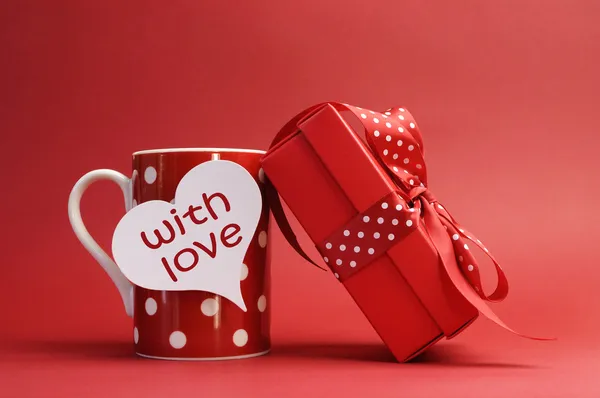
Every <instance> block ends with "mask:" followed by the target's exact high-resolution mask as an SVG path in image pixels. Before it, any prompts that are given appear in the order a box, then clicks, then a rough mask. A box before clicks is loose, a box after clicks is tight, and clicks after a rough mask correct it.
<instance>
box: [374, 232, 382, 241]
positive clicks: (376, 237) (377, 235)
mask: <svg viewBox="0 0 600 398" xmlns="http://www.w3.org/2000/svg"><path fill="white" fill-rule="evenodd" d="M380 236H381V235H380V234H379V232H375V233H374V234H373V238H375V239H379V237H380Z"/></svg>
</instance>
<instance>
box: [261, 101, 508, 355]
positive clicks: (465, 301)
mask: <svg viewBox="0 0 600 398" xmlns="http://www.w3.org/2000/svg"><path fill="white" fill-rule="evenodd" d="M343 110H348V111H350V112H351V113H353V114H354V116H355V117H357V118H358V120H360V121H361V122H362V123H363V126H364V128H365V133H366V142H364V141H363V140H362V139H361V138H360V137H359V136H358V135H357V134H356V132H355V131H354V130H353V129H352V128H351V127H350V126H349V125H348V124H347V122H346V121H345V120H344V119H343V118H342V116H341V115H340V113H339V111H343ZM262 167H263V170H264V172H265V174H266V175H267V177H268V183H269V184H272V185H270V186H271V187H274V188H275V189H276V190H277V192H278V194H279V195H280V196H281V197H282V198H283V199H284V200H285V202H286V203H287V205H288V206H289V208H290V210H291V211H292V212H293V213H294V215H295V216H296V218H297V219H298V221H299V222H300V224H301V225H302V226H303V227H304V229H305V230H306V232H307V233H308V235H309V236H310V238H311V239H312V240H313V242H315V245H316V246H317V249H318V250H319V252H320V253H321V255H322V256H323V259H324V261H325V263H326V264H327V265H328V266H329V268H330V269H331V270H332V272H333V273H334V275H335V276H336V278H338V279H339V280H340V281H341V282H342V283H343V284H344V286H345V288H346V289H347V291H348V292H349V293H350V295H351V296H352V297H353V299H354V301H355V302H356V303H357V305H358V306H359V307H360V308H361V310H362V312H363V313H364V314H365V316H366V317H367V319H368V320H369V322H370V323H371V324H372V326H373V327H374V329H375V330H376V331H377V333H378V334H379V335H380V337H381V338H382V340H383V341H384V342H385V343H386V345H387V346H388V348H389V349H390V350H391V351H392V353H393V354H394V356H395V357H396V358H397V359H398V360H399V361H406V360H409V359H410V358H412V357H414V356H415V355H417V354H418V353H420V352H421V351H423V350H424V349H426V348H427V347H428V346H430V345H431V344H433V343H435V342H436V341H438V340H439V339H440V338H442V337H444V336H445V337H447V338H452V337H454V336H456V335H457V334H458V333H460V331H462V330H464V328H465V327H466V326H468V325H469V324H470V323H471V322H473V321H474V320H475V319H476V318H477V316H478V314H479V313H480V312H481V313H483V314H485V315H486V316H487V317H488V318H490V319H492V320H493V321H495V322H496V323H498V324H500V325H501V326H503V327H505V328H507V329H509V328H508V327H507V326H506V325H505V324H504V323H503V322H502V321H501V320H500V319H499V318H497V317H496V316H495V315H494V314H493V312H491V310H490V309H489V308H488V307H487V305H486V304H485V303H484V301H500V300H502V299H503V298H504V297H505V296H506V294H507V292H508V284H507V282H506V279H505V277H504V274H503V272H502V270H501V268H500V267H499V266H498V265H497V263H496V262H495V260H493V258H492V260H493V261H494V264H495V266H496V271H497V272H498V288H497V289H496V290H495V292H494V293H493V294H492V295H490V296H486V295H485V294H484V292H483V289H482V288H481V281H480V279H479V273H478V269H477V264H476V262H475V259H474V257H473V256H472V254H471V253H470V251H469V250H470V249H469V247H468V245H467V243H466V241H465V239H469V240H472V241H473V242H474V243H475V245H477V246H480V247H481V248H482V249H484V250H485V252H486V253H488V254H489V252H488V251H487V249H486V248H484V247H483V244H482V243H481V242H480V241H479V240H476V239H475V238H474V237H473V236H472V234H469V233H468V232H467V231H465V230H464V228H462V227H460V226H459V225H458V223H457V222H456V220H454V219H453V218H452V216H451V215H450V214H449V213H448V212H447V211H446V209H445V208H444V207H443V206H442V205H441V204H440V203H439V202H438V201H437V200H436V199H435V198H434V197H433V195H432V194H431V193H430V192H429V191H428V189H427V186H426V181H427V175H426V165H425V161H424V157H423V141H422V138H421V135H420V132H419V130H418V126H417V125H416V122H415V121H414V119H413V118H412V116H411V115H410V113H409V112H408V111H406V109H404V108H395V109H393V110H392V109H390V110H388V111H386V112H384V113H379V112H373V111H367V110H363V109H361V108H358V107H352V106H349V105H345V104H337V103H327V104H320V105H317V106H315V107H313V108H309V109H308V110H306V111H304V112H303V113H301V114H299V115H298V116H297V117H295V118H294V119H292V120H291V121H290V122H289V123H288V124H287V125H286V126H284V128H283V129H282V130H281V132H280V133H279V135H278V136H277V137H276V138H275V140H274V144H273V146H272V147H271V149H270V150H269V151H268V152H267V154H266V155H265V157H264V158H263V161H262ZM276 201H277V200H275V202H276ZM277 208H278V206H275V207H274V214H275V213H277V211H276V209H277ZM275 215H276V217H275V218H276V219H277V221H278V224H279V225H280V226H282V231H283V232H284V235H286V238H288V241H290V243H291V244H292V245H293V246H294V247H295V248H296V250H297V251H298V252H299V253H300V254H302V255H303V256H305V258H307V259H308V260H309V261H310V259H309V258H308V257H307V256H306V255H305V254H304V253H303V251H302V250H301V248H299V247H298V245H297V242H296V241H295V237H294V236H293V233H292V231H291V230H290V229H289V224H287V222H286V220H285V219H282V218H283V213H282V212H279V214H275ZM509 330H511V329H509ZM511 331H512V330H511Z"/></svg>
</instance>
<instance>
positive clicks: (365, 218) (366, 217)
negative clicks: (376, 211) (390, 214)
mask: <svg viewBox="0 0 600 398" xmlns="http://www.w3.org/2000/svg"><path fill="white" fill-rule="evenodd" d="M370 220H371V218H369V216H364V217H363V221H364V222H369V221H370Z"/></svg>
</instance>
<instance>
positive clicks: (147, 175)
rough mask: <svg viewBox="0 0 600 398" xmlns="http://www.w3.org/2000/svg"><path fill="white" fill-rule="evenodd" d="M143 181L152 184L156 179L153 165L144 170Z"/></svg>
mask: <svg viewBox="0 0 600 398" xmlns="http://www.w3.org/2000/svg"><path fill="white" fill-rule="evenodd" d="M144 181H146V183H147V184H154V181H156V169H155V168H154V167H152V166H148V167H146V170H145V171H144Z"/></svg>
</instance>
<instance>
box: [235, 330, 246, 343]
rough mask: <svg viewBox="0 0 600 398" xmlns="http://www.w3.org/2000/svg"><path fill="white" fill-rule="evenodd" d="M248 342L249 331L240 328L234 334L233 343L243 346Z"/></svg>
mask: <svg viewBox="0 0 600 398" xmlns="http://www.w3.org/2000/svg"><path fill="white" fill-rule="evenodd" d="M246 343H248V332H246V331H245V330H244V329H238V330H236V331H235V333H234V334H233V344H235V345H236V346H238V347H243V346H245V345H246Z"/></svg>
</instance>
